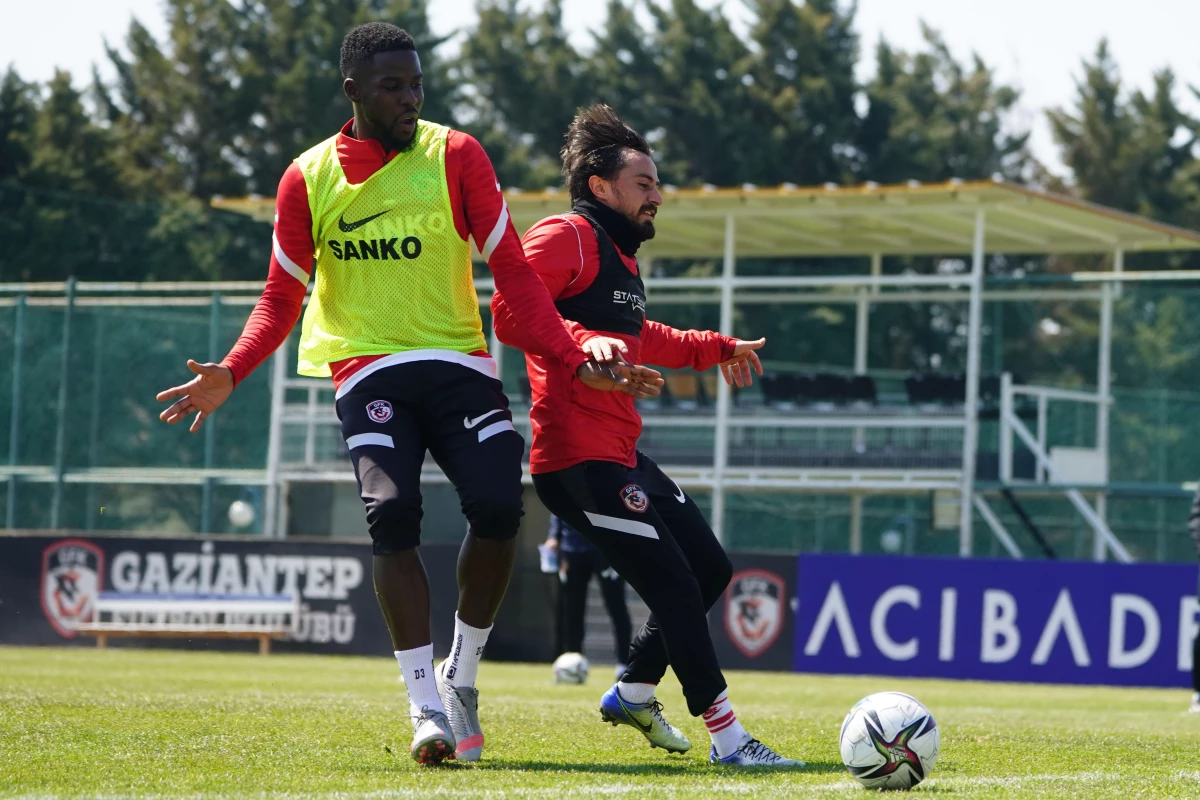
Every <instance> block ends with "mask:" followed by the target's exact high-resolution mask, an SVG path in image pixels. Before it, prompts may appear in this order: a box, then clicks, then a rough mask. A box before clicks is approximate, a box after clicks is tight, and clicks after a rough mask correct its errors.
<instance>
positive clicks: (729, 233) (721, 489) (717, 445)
mask: <svg viewBox="0 0 1200 800" xmlns="http://www.w3.org/2000/svg"><path fill="white" fill-rule="evenodd" d="M736 264H737V255H736V252H735V242H734V227H733V215H732V214H730V215H728V216H726V217H725V258H724V262H723V264H722V267H721V324H720V330H721V333H723V334H725V335H726V336H733V279H734V273H735V267H736ZM732 399H733V395H732V393H731V391H730V388H729V384H727V383H725V381H724V379H722V378H720V377H718V378H717V430H716V432H715V434H714V436H713V491H712V526H713V532H714V533H715V534H716V535H717V541H719V542H723V541H724V540H725V486H724V480H725V466H726V464H727V463H728V461H729V408H730V405H731V402H732Z"/></svg>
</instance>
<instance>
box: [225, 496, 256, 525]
mask: <svg viewBox="0 0 1200 800" xmlns="http://www.w3.org/2000/svg"><path fill="white" fill-rule="evenodd" d="M252 522H254V506H252V505H250V504H249V503H247V502H246V501H245V500H234V501H233V502H232V503H230V504H229V523H230V524H231V525H233V527H235V528H245V527H246V526H247V525H250V524H251V523H252Z"/></svg>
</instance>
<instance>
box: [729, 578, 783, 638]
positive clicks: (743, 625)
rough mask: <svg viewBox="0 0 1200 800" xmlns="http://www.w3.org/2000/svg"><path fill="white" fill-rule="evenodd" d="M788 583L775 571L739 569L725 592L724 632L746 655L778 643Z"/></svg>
mask: <svg viewBox="0 0 1200 800" xmlns="http://www.w3.org/2000/svg"><path fill="white" fill-rule="evenodd" d="M785 589H786V584H785V583H784V581H783V578H781V577H779V576H778V575H776V574H775V573H773V572H767V571H765V570H761V569H747V570H742V571H741V572H738V573H736V574H735V575H734V576H733V579H732V580H731V581H730V582H729V589H728V590H727V591H726V592H725V632H726V633H727V634H728V635H729V640H730V641H732V642H733V644H734V646H735V647H736V648H737V649H738V650H740V651H741V652H742V655H744V656H746V657H747V658H757V657H758V656H759V655H761V654H762V653H763V652H764V651H765V650H766V649H767V648H769V647H770V646H771V645H772V644H774V643H775V640H776V639H777V638H778V637H779V632H780V630H782V628H783V610H784V596H785Z"/></svg>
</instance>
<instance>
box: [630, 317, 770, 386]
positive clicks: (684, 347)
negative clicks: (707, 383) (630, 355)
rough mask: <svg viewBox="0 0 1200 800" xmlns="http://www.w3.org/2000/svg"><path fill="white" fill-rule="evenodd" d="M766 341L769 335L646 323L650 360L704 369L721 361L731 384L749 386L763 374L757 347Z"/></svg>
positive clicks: (644, 346)
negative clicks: (748, 338)
mask: <svg viewBox="0 0 1200 800" xmlns="http://www.w3.org/2000/svg"><path fill="white" fill-rule="evenodd" d="M766 343H767V340H766V339H758V340H756V341H752V342H751V341H744V340H742V339H734V338H732V337H730V336H725V335H724V334H720V333H717V332H716V331H696V330H689V331H681V330H679V329H677V328H672V327H671V326H670V325H663V324H662V323H661V322H655V321H653V320H646V323H645V325H643V326H642V360H643V361H645V362H646V363H647V364H654V365H656V366H660V367H666V368H667V369H687V368H689V367H690V368H691V369H695V370H701V371H703V370H706V369H708V368H710V367H712V366H714V365H719V366H720V367H721V375H722V376H723V377H724V378H725V382H726V383H728V384H729V385H731V386H733V385H737V386H749V385H750V384H751V383H753V382H754V378H753V374H754V373H756V372H757V373H758V374H759V375H762V362H760V361H759V360H758V354H757V353H755V352H754V351H755V350H757V349H759V348H760V347H762V346H763V345H764V344H766Z"/></svg>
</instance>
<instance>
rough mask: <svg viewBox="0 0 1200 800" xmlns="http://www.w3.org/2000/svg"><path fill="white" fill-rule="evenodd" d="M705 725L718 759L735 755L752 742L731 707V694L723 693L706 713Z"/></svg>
mask: <svg viewBox="0 0 1200 800" xmlns="http://www.w3.org/2000/svg"><path fill="white" fill-rule="evenodd" d="M704 725H705V727H707V728H708V735H709V736H711V737H712V743H713V747H715V748H716V750H717V758H725V757H726V756H730V755H733V754H734V753H735V752H737V749H738V748H739V747H741V746H742V745H744V744H745V743H746V742H747V741H749V740H750V734H748V733H746V729H745V728H743V727H742V723H740V722H738V718H737V715H736V714H734V713H733V706H731V705H729V692H721V694H720V695H718V696H717V699H716V700H714V701H713V704H712V705H711V706H709V708H708V711H705V712H704Z"/></svg>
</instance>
